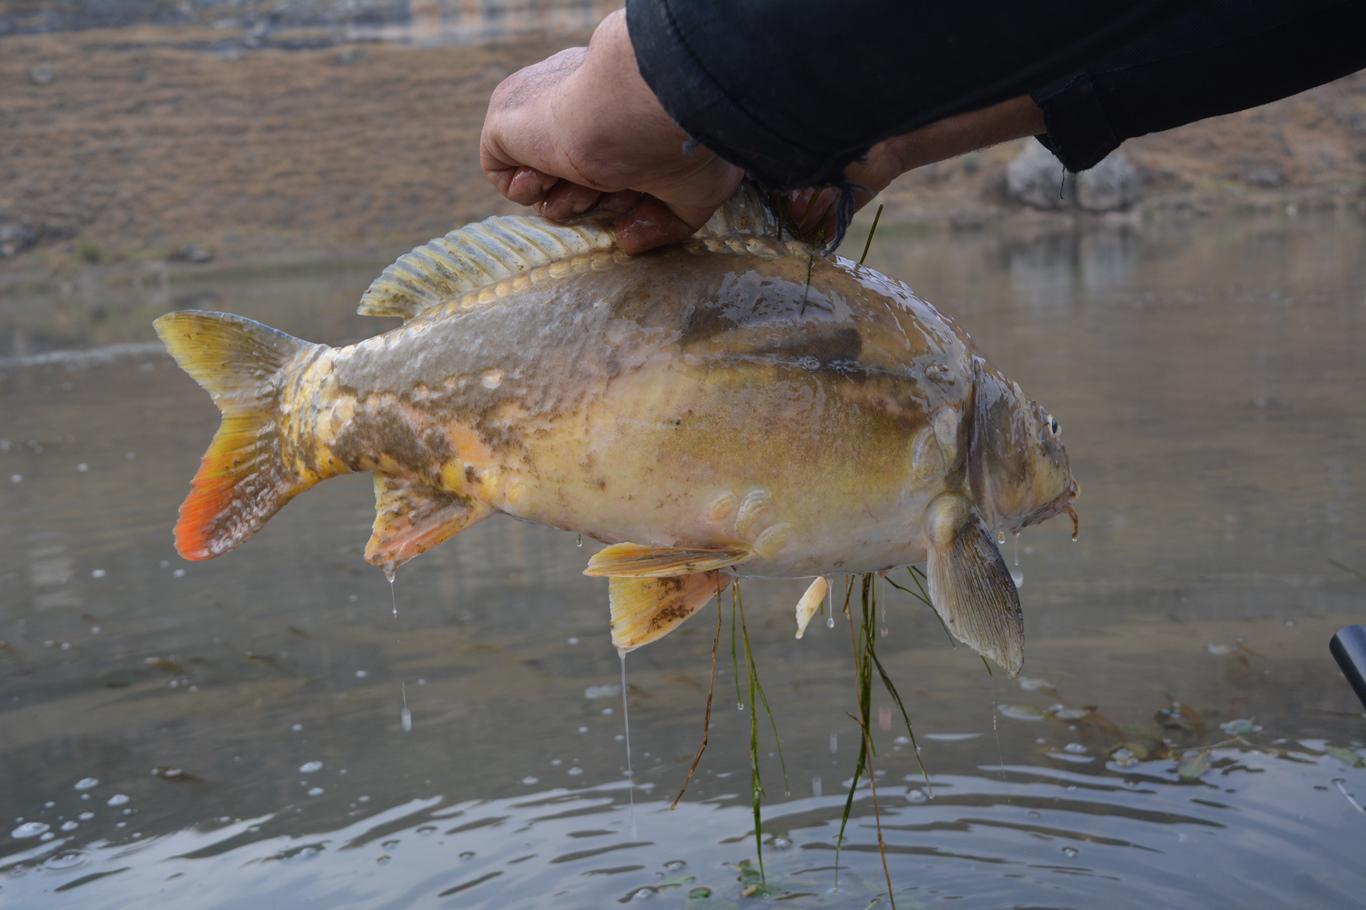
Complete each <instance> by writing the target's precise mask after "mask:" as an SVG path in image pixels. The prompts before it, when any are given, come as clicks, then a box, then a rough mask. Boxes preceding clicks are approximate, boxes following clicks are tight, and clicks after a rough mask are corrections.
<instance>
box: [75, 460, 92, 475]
mask: <svg viewBox="0 0 1366 910" xmlns="http://www.w3.org/2000/svg"><path fill="white" fill-rule="evenodd" d="M76 470H77V471H78V472H80V473H81V474H84V473H85V472H86V471H89V470H90V465H88V464H86V463H85V462H81V463H80V464H78V465H76Z"/></svg>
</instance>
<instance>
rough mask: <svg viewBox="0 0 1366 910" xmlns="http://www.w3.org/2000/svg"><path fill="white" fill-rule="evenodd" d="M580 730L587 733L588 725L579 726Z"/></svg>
mask: <svg viewBox="0 0 1366 910" xmlns="http://www.w3.org/2000/svg"><path fill="white" fill-rule="evenodd" d="M579 732H580V733H587V732H588V728H587V727H579Z"/></svg>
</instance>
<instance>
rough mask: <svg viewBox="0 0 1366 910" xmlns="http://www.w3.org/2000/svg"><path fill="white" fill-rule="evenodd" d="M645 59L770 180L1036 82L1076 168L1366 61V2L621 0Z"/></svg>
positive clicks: (683, 116) (701, 130) (709, 129)
mask: <svg viewBox="0 0 1366 910" xmlns="http://www.w3.org/2000/svg"><path fill="white" fill-rule="evenodd" d="M626 16H627V23H628V27H629V29H630V33H631V40H632V43H633V44H634V46H635V50H636V60H637V63H638V65H639V67H640V72H641V74H642V75H643V76H644V78H645V81H646V82H647V83H648V84H649V86H650V88H651V89H653V90H654V92H655V94H656V95H657V96H658V97H659V100H660V102H661V103H662V104H663V106H664V109H665V110H666V111H668V112H669V114H670V116H672V117H673V118H674V120H675V121H676V122H677V123H678V124H679V125H680V126H682V127H683V128H684V129H685V130H686V131H687V132H688V133H689V134H690V135H691V136H692V137H693V138H694V139H696V140H697V141H698V142H700V143H702V144H703V145H705V146H706V147H707V148H709V149H711V150H712V151H714V152H716V153H717V154H719V155H721V156H722V157H723V158H726V159H727V160H729V161H731V162H733V163H735V164H737V165H740V166H742V167H744V168H745V169H746V170H747V171H748V172H749V173H750V175H751V176H753V177H755V178H757V179H759V180H760V181H762V182H763V183H765V184H767V185H769V186H772V187H797V186H812V185H817V184H823V183H838V182H839V180H840V176H841V173H842V171H843V169H844V167H845V166H846V165H847V164H848V163H849V162H850V161H853V160H854V159H856V158H859V157H861V156H862V155H863V154H864V153H865V152H866V151H867V149H868V147H869V146H871V145H872V144H873V143H875V142H878V141H880V140H882V139H886V138H889V137H891V136H896V135H899V134H901V133H906V132H909V131H911V130H913V129H915V128H916V127H919V126H924V125H925V124H928V123H932V122H934V121H936V120H940V119H942V118H944V117H947V116H950V115H952V114H957V113H962V112H965V111H971V110H976V109H978V108H982V107H985V106H987V105H990V104H993V103H995V102H998V101H1002V100H1005V99H1007V98H1012V97H1016V96H1019V95H1024V94H1028V95H1031V96H1032V97H1033V98H1034V100H1035V101H1036V102H1037V103H1038V104H1039V106H1040V107H1041V108H1042V109H1043V112H1044V120H1045V124H1046V128H1047V134H1046V135H1044V136H1040V137H1039V138H1040V140H1041V141H1043V143H1044V144H1045V145H1047V146H1048V147H1049V148H1050V149H1052V151H1053V153H1054V154H1055V155H1057V156H1058V158H1059V159H1060V160H1061V161H1062V163H1063V164H1064V165H1065V166H1066V167H1067V168H1068V169H1069V170H1074V171H1076V170H1083V169H1085V168H1088V167H1091V166H1092V165H1094V164H1095V163H1097V162H1098V161H1100V160H1101V159H1102V158H1104V157H1105V155H1106V154H1108V153H1109V152H1110V151H1112V150H1113V149H1115V148H1116V147H1117V146H1118V145H1119V144H1120V143H1121V142H1123V141H1124V140H1125V139H1128V138H1129V137H1131V136H1140V135H1143V134H1144V133H1150V132H1155V131H1158V130H1164V129H1170V128H1171V127H1174V126H1179V125H1181V124H1183V123H1190V122H1192V121H1194V120H1200V119H1202V118H1205V117H1211V116H1214V115H1217V114H1225V113H1229V112H1232V111H1236V110H1241V109H1243V108H1247V107H1253V106H1256V105H1259V104H1264V103H1266V102H1268V101H1273V100H1275V99H1277V98H1282V97H1285V96H1287V95H1292V94H1294V93H1296V92H1299V91H1303V90H1304V89H1306V88H1309V87H1311V86H1314V85H1318V84H1320V83H1323V82H1327V81H1330V80H1332V79H1335V78H1337V77H1339V76H1343V75H1346V74H1348V73H1351V72H1354V71H1356V70H1357V69H1360V68H1361V67H1362V66H1366V0H1203V2H1191V0H1185V2H1179V0H1131V2H1128V3H1105V2H1101V0H1032V2H1023V0H1017V2H1013V3H1012V2H1003V0H988V2H976V3H971V2H961V0H960V2H958V3H923V2H915V0H627V5H626Z"/></svg>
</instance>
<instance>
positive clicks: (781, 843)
mask: <svg viewBox="0 0 1366 910" xmlns="http://www.w3.org/2000/svg"><path fill="white" fill-rule="evenodd" d="M771 846H772V847H773V849H774V850H791V849H792V841H791V840H790V839H788V838H786V837H783V836H782V835H779V836H777V837H775V838H773V843H772V844H771Z"/></svg>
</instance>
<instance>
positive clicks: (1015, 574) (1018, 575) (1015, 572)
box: [1010, 531, 1024, 590]
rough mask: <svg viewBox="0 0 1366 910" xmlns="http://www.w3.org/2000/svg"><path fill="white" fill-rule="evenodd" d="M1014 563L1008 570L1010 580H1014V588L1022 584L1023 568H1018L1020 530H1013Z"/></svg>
mask: <svg viewBox="0 0 1366 910" xmlns="http://www.w3.org/2000/svg"><path fill="white" fill-rule="evenodd" d="M1014 550H1015V560H1014V561H1015V565H1014V566H1013V567H1012V568H1011V570H1010V580H1011V581H1013V582H1015V588H1016V590H1019V589H1020V588H1021V587H1023V586H1024V569H1021V568H1020V532H1019V531H1016V532H1015V543H1014Z"/></svg>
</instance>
